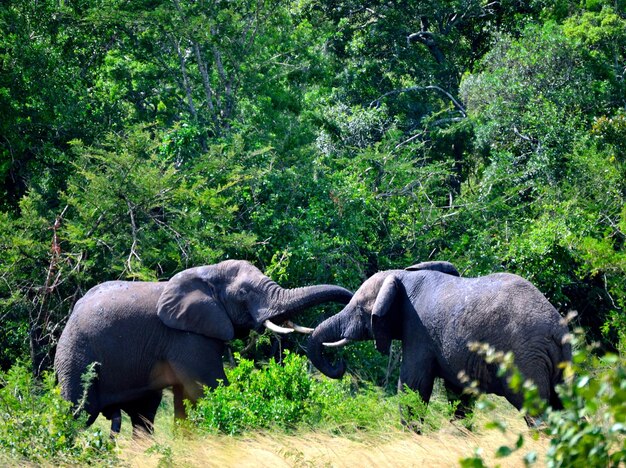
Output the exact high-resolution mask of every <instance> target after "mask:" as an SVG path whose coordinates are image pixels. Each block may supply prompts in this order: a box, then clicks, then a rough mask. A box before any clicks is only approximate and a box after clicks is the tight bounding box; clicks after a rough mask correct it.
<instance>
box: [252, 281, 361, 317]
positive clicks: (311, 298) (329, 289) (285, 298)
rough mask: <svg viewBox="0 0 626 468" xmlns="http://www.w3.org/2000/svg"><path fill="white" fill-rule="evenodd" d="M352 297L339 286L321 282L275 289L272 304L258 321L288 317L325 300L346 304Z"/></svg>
mask: <svg viewBox="0 0 626 468" xmlns="http://www.w3.org/2000/svg"><path fill="white" fill-rule="evenodd" d="M350 299H352V293H351V292H350V291H348V290H347V289H345V288H342V287H341V286H334V285H327V284H321V285H316V286H305V287H302V288H295V289H283V288H278V289H276V292H275V294H274V295H273V298H272V305H271V306H270V307H269V309H267V311H266V312H265V314H264V315H263V316H262V317H259V322H260V323H263V322H264V321H265V320H268V319H270V320H277V322H279V321H281V320H282V319H288V318H290V317H291V316H293V314H295V313H298V312H300V311H302V310H305V309H308V308H310V307H314V306H316V305H319V304H324V303H326V302H338V303H340V304H347V303H348V302H350Z"/></svg>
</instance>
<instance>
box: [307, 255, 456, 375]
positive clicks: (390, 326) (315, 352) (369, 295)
mask: <svg viewBox="0 0 626 468" xmlns="http://www.w3.org/2000/svg"><path fill="white" fill-rule="evenodd" d="M424 270H430V271H438V272H441V273H446V274H448V275H452V276H460V275H459V272H458V271H457V269H456V268H455V267H454V265H452V264H451V263H448V262H443V261H436V262H422V263H419V264H417V265H413V266H410V267H408V268H406V269H405V270H404V271H403V270H389V271H381V272H379V273H376V274H375V275H373V276H372V277H370V278H369V279H368V280H367V281H365V282H364V283H363V284H362V285H361V287H360V288H359V289H358V290H357V292H355V293H354V296H353V297H352V300H351V301H350V302H349V303H348V305H346V306H345V307H344V309H343V310H342V311H341V312H339V313H338V314H336V315H333V316H332V317H330V318H328V319H327V320H325V321H323V322H322V323H320V324H319V325H318V326H317V327H316V328H315V330H314V331H313V334H312V335H311V337H310V339H309V343H308V350H307V354H308V357H309V359H310V360H311V362H312V363H313V365H314V366H315V367H317V368H318V369H319V370H320V371H321V372H323V373H324V374H326V375H327V376H328V377H331V378H341V377H342V376H343V374H344V372H345V363H344V362H343V361H339V362H338V363H337V364H335V365H333V364H332V363H331V362H330V361H329V360H328V359H327V358H326V357H325V356H324V355H323V349H324V346H327V347H340V346H344V345H346V344H347V343H349V342H350V341H355V340H366V339H372V338H373V339H374V342H375V344H376V349H378V351H380V352H381V353H383V354H387V353H388V352H389V348H390V347H391V341H392V340H393V339H399V338H400V337H401V330H400V328H399V327H400V319H399V318H398V317H396V315H398V314H399V312H400V310H401V308H402V301H403V300H404V298H405V297H406V292H405V290H404V284H403V283H402V277H403V276H404V275H405V274H406V273H405V271H411V272H413V271H414V272H418V271H424Z"/></svg>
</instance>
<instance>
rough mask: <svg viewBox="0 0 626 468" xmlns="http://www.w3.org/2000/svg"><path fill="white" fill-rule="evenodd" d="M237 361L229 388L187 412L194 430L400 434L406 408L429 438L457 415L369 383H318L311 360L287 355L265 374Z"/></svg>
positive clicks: (209, 392)
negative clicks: (302, 429)
mask: <svg viewBox="0 0 626 468" xmlns="http://www.w3.org/2000/svg"><path fill="white" fill-rule="evenodd" d="M237 361H238V366H237V367H235V368H233V369H230V370H227V371H226V374H227V378H228V380H229V382H230V385H227V386H225V385H219V386H218V387H217V388H215V389H208V388H207V389H205V396H204V398H201V399H200V400H199V401H198V402H197V404H196V406H195V407H188V414H189V423H191V424H192V425H193V426H195V427H197V428H200V429H201V430H204V431H208V432H212V433H216V432H221V433H225V434H231V435H233V434H240V433H242V432H245V431H251V430H258V429H275V428H278V429H282V430H294V429H298V428H300V427H303V426H304V427H309V428H310V427H313V428H315V429H316V430H322V431H328V432H330V433H331V434H341V435H346V434H354V433H356V432H360V431H368V432H376V431H381V430H382V431H385V430H387V429H388V428H390V427H394V428H397V429H399V428H400V412H399V409H400V407H401V406H402V407H403V408H409V411H410V413H411V415H412V416H414V417H415V419H416V420H418V421H419V424H420V429H421V430H422V432H430V431H432V430H437V429H438V428H439V427H440V426H441V424H442V421H446V420H448V419H449V418H450V416H451V415H452V413H453V411H454V407H453V405H449V404H448V403H447V402H444V403H442V402H439V401H437V400H433V401H431V404H430V405H428V406H426V405H424V404H423V403H422V402H421V400H420V399H419V396H418V395H417V394H416V393H415V392H412V391H411V390H409V389H406V390H405V391H404V392H403V393H401V394H399V395H397V396H391V397H390V396H388V395H386V394H385V392H384V390H383V389H381V388H380V387H378V386H375V385H373V384H372V383H370V382H359V383H358V384H357V383H356V382H355V381H354V380H351V379H350V377H345V378H344V379H342V380H332V379H328V378H326V377H320V378H316V376H311V375H310V374H309V372H308V366H309V365H308V361H307V358H306V357H303V356H299V355H297V354H293V353H288V352H286V356H285V359H284V360H283V362H282V364H279V363H277V362H276V361H275V360H273V359H272V360H270V362H269V363H268V364H267V365H266V366H264V367H263V368H262V369H256V368H255V367H254V363H253V361H250V360H247V359H243V358H241V357H240V356H238V355H237Z"/></svg>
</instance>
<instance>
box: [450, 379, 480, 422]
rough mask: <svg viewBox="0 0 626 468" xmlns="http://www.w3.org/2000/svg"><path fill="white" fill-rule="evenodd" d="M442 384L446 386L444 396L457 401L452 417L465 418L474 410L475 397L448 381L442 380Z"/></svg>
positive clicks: (451, 400)
mask: <svg viewBox="0 0 626 468" xmlns="http://www.w3.org/2000/svg"><path fill="white" fill-rule="evenodd" d="M444 386H445V387H446V397H447V398H448V401H450V402H453V401H456V402H458V404H457V406H456V408H455V410H454V419H465V418H466V417H467V416H469V415H471V413H472V411H473V410H474V403H475V402H476V398H474V397H473V396H472V395H469V394H468V393H465V392H464V391H463V389H462V388H460V387H458V386H457V385H454V384H452V383H450V382H448V381H445V382H444Z"/></svg>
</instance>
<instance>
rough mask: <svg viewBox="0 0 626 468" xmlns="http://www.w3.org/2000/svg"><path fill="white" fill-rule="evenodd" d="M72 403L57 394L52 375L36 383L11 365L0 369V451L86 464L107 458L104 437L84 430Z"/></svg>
mask: <svg viewBox="0 0 626 468" xmlns="http://www.w3.org/2000/svg"><path fill="white" fill-rule="evenodd" d="M84 427H85V421H84V419H76V418H74V415H73V411H72V405H71V403H69V402H68V401H65V400H64V399H63V398H62V397H61V393H60V390H59V388H58V387H57V386H56V385H55V379H54V374H52V373H51V372H48V373H45V374H44V376H43V381H41V382H40V381H36V380H35V379H34V378H33V376H32V372H31V371H30V370H29V369H28V368H27V367H26V366H24V365H22V364H15V365H14V366H13V367H11V369H9V370H8V371H7V372H3V373H0V454H1V455H3V456H6V457H9V458H11V459H15V460H27V461H31V462H35V463H41V462H44V461H46V462H66V463H86V462H93V461H95V460H99V461H105V460H112V459H113V458H114V454H113V451H112V447H113V446H112V444H111V442H110V441H109V438H108V435H104V434H102V432H101V431H100V430H99V429H90V430H86V431H85V430H83V429H84Z"/></svg>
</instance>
